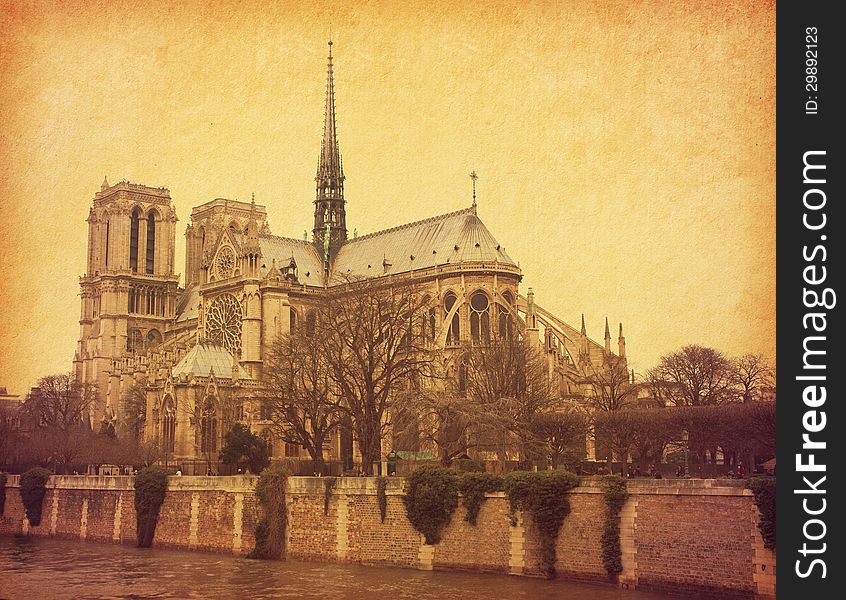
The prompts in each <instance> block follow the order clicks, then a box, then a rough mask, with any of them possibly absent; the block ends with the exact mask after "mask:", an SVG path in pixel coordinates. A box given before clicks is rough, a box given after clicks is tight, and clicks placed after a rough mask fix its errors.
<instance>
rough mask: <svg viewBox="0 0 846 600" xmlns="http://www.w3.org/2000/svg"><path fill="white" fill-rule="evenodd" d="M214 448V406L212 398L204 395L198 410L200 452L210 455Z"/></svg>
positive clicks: (215, 418)
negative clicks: (201, 405) (200, 407)
mask: <svg viewBox="0 0 846 600" xmlns="http://www.w3.org/2000/svg"><path fill="white" fill-rule="evenodd" d="M216 450H217V414H216V411H215V407H214V398H212V397H211V396H206V398H205V400H204V401H203V407H202V409H201V410H200V452H202V453H203V454H206V455H207V456H211V455H212V453H214V452H215V451H216ZM214 458H217V457H214Z"/></svg>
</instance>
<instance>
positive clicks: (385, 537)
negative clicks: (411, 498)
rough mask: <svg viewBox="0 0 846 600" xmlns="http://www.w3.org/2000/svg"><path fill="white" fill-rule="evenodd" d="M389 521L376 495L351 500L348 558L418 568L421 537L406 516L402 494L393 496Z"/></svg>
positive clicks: (356, 497)
mask: <svg viewBox="0 0 846 600" xmlns="http://www.w3.org/2000/svg"><path fill="white" fill-rule="evenodd" d="M387 501H388V505H387V510H386V511H385V522H384V523H382V517H381V514H380V513H379V505H378V503H377V502H376V495H375V494H374V495H364V494H361V495H355V496H352V497H351V498H350V500H349V516H348V521H349V524H348V528H347V532H348V536H349V541H348V546H347V560H348V561H350V562H358V563H361V564H365V565H396V566H402V567H416V566H417V562H418V555H419V552H420V543H421V536H420V534H419V533H418V532H417V531H415V529H414V528H413V527H412V526H411V523H410V522H409V521H408V518H407V517H406V515H405V505H404V504H403V503H402V496H395V495H390V496H388V497H387Z"/></svg>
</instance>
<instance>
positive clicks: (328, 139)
mask: <svg viewBox="0 0 846 600" xmlns="http://www.w3.org/2000/svg"><path fill="white" fill-rule="evenodd" d="M327 61H328V62H327V67H326V102H325V105H324V112H323V140H322V141H321V142H320V156H319V157H318V160H317V174H316V175H315V177H314V181H315V184H316V193H315V200H314V229H313V233H314V241H315V243H316V244H319V245H323V238H324V237H325V236H326V234H327V231H328V234H329V242H330V244H332V245H335V244H338V243H341V242H343V241H344V240H346V239H347V223H346V209H345V207H344V204H345V202H344V166H343V163H342V161H341V151H340V149H339V147H338V133H337V126H336V121H335V75H334V71H333V64H332V39H331V37H330V39H329V56H328V58H327Z"/></svg>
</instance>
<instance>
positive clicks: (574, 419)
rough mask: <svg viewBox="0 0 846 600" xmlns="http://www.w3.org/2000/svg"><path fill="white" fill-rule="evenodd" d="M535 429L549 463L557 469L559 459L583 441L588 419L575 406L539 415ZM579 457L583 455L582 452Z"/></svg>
mask: <svg viewBox="0 0 846 600" xmlns="http://www.w3.org/2000/svg"><path fill="white" fill-rule="evenodd" d="M535 430H536V431H537V435H538V437H539V438H540V439H542V440H543V441H544V442H545V446H546V458H547V460H548V461H549V464H550V465H551V466H552V468H553V469H557V468H558V465H559V463H560V462H561V460H562V459H564V458H565V457H566V456H567V455H568V454H572V453H573V452H575V451H576V448H577V447H578V444H579V442H584V439H585V434H586V433H587V431H588V419H587V415H586V414H584V413H583V412H581V411H579V410H577V409H575V408H567V409H562V410H557V411H555V412H549V413H545V414H543V415H540V416H539V417H538V418H537V420H536V423H535ZM581 457H582V458H583V457H584V453H582V454H581Z"/></svg>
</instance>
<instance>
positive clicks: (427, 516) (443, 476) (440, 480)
mask: <svg viewBox="0 0 846 600" xmlns="http://www.w3.org/2000/svg"><path fill="white" fill-rule="evenodd" d="M405 485H406V490H405V498H403V502H404V503H405V510H406V513H407V514H408V520H409V521H410V522H411V524H412V526H413V527H414V528H415V529H416V530H417V531H419V532H420V533H422V534H423V536H424V537H425V539H426V543H427V544H437V543H438V542H440V541H441V530H442V529H443V528H444V527H445V526H446V525H447V524H448V523H449V521H450V518H451V517H452V513H453V512H454V511H455V508H456V507H457V506H458V484H457V481H456V476H455V472H454V471H451V470H450V469H444V468H443V467H432V466H425V467H420V468H419V469H416V470H415V471H413V472H412V473H411V475H409V476H408V477H407V478H406V480H405Z"/></svg>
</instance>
